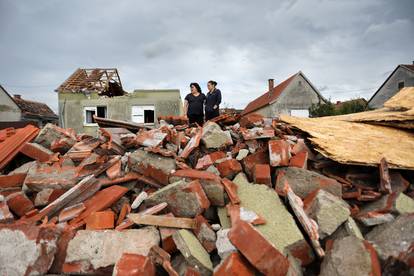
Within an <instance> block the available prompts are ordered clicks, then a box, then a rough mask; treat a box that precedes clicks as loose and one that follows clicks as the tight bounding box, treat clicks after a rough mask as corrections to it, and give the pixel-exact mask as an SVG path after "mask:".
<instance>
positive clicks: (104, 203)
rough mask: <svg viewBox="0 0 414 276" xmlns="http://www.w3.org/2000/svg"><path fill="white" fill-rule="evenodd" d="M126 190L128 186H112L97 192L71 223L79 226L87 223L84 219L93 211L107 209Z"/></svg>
mask: <svg viewBox="0 0 414 276" xmlns="http://www.w3.org/2000/svg"><path fill="white" fill-rule="evenodd" d="M126 192H128V189H127V188H124V187H121V186H117V185H114V186H111V187H108V188H106V189H103V190H101V191H99V192H97V193H96V194H95V195H94V196H93V197H91V198H90V199H88V200H86V201H85V202H84V204H85V207H86V209H85V211H83V212H82V213H81V214H80V215H79V216H78V217H77V218H75V219H73V220H72V221H71V222H70V223H69V224H70V225H72V226H74V227H78V226H81V225H83V224H85V222H84V219H85V218H87V217H88V216H89V215H90V214H92V213H93V212H98V211H102V210H105V209H107V208H109V207H110V206H112V204H114V203H115V202H117V201H118V200H119V199H120V198H121V197H122V196H123V195H124V194H125V193H126Z"/></svg>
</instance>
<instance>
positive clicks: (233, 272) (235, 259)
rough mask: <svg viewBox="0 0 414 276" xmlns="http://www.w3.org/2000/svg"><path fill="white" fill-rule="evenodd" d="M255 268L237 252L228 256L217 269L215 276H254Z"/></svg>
mask: <svg viewBox="0 0 414 276" xmlns="http://www.w3.org/2000/svg"><path fill="white" fill-rule="evenodd" d="M253 275H255V271H254V268H253V267H251V265H250V264H249V263H248V262H247V261H246V260H245V259H244V258H243V257H242V256H241V255H240V254H239V253H237V252H233V253H231V254H230V255H228V256H227V257H226V258H225V259H224V260H223V261H222V262H221V263H220V264H219V265H218V266H217V267H216V268H215V269H214V274H213V276H253Z"/></svg>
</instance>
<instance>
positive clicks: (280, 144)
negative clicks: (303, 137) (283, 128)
mask: <svg viewBox="0 0 414 276" xmlns="http://www.w3.org/2000/svg"><path fill="white" fill-rule="evenodd" d="M290 157H291V154H290V146H289V144H288V143H287V142H286V141H285V140H270V141H269V158H270V166H272V167H278V166H287V165H289V159H290Z"/></svg>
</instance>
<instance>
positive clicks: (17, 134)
mask: <svg viewBox="0 0 414 276" xmlns="http://www.w3.org/2000/svg"><path fill="white" fill-rule="evenodd" d="M38 132H39V129H38V128H37V127H35V126H32V125H27V126H25V127H24V128H19V129H16V130H15V129H13V128H9V129H5V130H1V131H0V136H2V137H4V139H2V141H1V143H0V170H2V169H3V168H4V167H6V165H7V164H8V163H9V162H10V161H11V160H12V159H13V158H14V157H15V156H16V155H17V154H18V153H19V151H20V150H21V149H22V148H23V147H24V145H25V144H26V143H27V142H30V141H32V140H33V139H34V138H35V137H36V135H37V133H38ZM3 135H4V136H3Z"/></svg>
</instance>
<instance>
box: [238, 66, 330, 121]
mask: <svg viewBox="0 0 414 276" xmlns="http://www.w3.org/2000/svg"><path fill="white" fill-rule="evenodd" d="M320 102H326V100H325V99H324V98H323V97H322V95H321V94H320V93H319V91H318V89H316V87H315V86H313V85H312V83H311V82H310V81H309V80H308V79H307V78H306V77H305V75H304V74H303V73H302V72H301V71H299V72H298V73H296V74H294V75H292V76H290V77H289V78H288V79H286V80H284V81H283V82H281V83H280V84H279V85H277V86H274V80H273V79H269V89H268V91H267V92H266V93H264V94H263V95H261V96H259V97H258V98H256V99H255V100H253V101H251V102H250V103H249V104H248V105H247V106H246V108H245V109H244V111H243V112H242V115H247V114H249V113H252V112H254V113H259V114H261V115H263V116H265V117H275V116H278V115H280V114H288V115H292V116H298V117H309V108H310V107H311V105H312V104H318V103H320Z"/></svg>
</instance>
